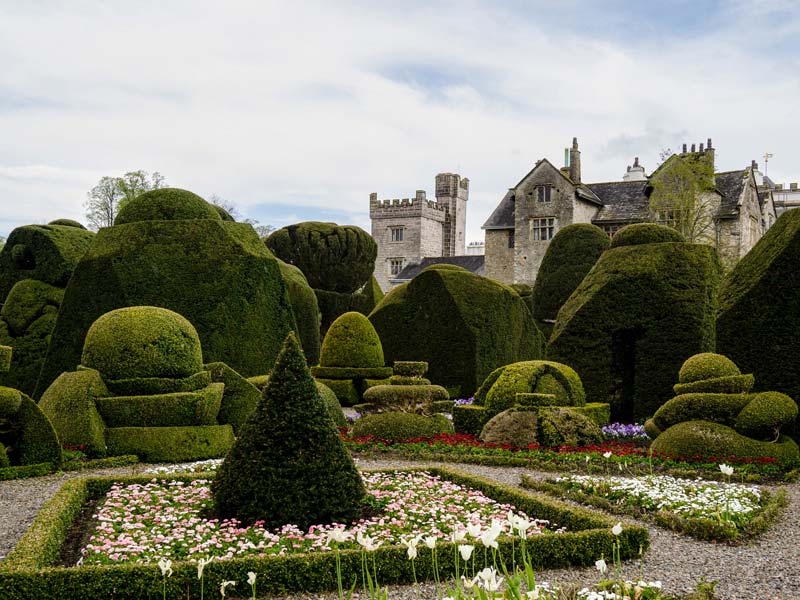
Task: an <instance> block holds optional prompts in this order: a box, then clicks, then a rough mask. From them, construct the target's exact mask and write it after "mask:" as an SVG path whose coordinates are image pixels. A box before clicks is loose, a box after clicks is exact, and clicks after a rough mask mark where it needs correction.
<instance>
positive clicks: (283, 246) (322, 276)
mask: <svg viewBox="0 0 800 600" xmlns="http://www.w3.org/2000/svg"><path fill="white" fill-rule="evenodd" d="M266 244H267V246H268V247H269V249H270V250H272V252H273V254H275V256H277V257H278V258H280V259H281V260H283V261H285V262H287V263H289V264H290V265H295V266H296V267H299V269H300V270H301V271H302V272H303V274H304V275H305V276H306V279H307V280H308V283H309V285H310V286H311V287H312V288H314V289H320V290H326V291H331V292H340V293H345V294H352V293H353V292H355V291H356V290H358V289H359V288H360V287H362V286H363V285H364V284H365V283H367V280H368V279H369V278H370V276H371V275H372V272H373V270H374V269H375V257H376V256H377V255H378V246H377V244H376V243H375V241H374V240H373V239H372V237H371V236H370V235H369V234H368V233H367V232H366V231H364V230H363V229H361V228H359V227H356V226H354V225H337V224H336V223H320V222H317V221H308V222H305V223H298V224H296V225H289V226H288V227H284V228H282V229H278V230H277V231H275V232H273V233H272V235H270V236H269V237H268V238H267V240H266ZM322 304H323V303H322V302H320V307H322ZM323 315H324V311H323Z"/></svg>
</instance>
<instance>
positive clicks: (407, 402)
mask: <svg viewBox="0 0 800 600" xmlns="http://www.w3.org/2000/svg"><path fill="white" fill-rule="evenodd" d="M449 398H450V396H449V395H448V394H447V390H446V389H444V388H443V387H442V386H440V385H430V384H428V385H424V384H420V385H394V384H392V385H376V386H373V387H370V388H368V389H366V390H365V391H364V394H363V399H364V402H369V403H371V404H373V405H375V407H380V408H392V407H394V409H395V410H404V411H414V410H415V409H416V408H417V405H423V407H424V409H425V408H427V407H428V406H430V404H431V403H433V402H436V401H439V400H447V399H449Z"/></svg>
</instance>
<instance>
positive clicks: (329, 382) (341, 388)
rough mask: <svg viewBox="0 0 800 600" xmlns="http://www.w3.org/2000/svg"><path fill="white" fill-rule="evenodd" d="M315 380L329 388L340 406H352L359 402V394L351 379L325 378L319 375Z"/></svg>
mask: <svg viewBox="0 0 800 600" xmlns="http://www.w3.org/2000/svg"><path fill="white" fill-rule="evenodd" d="M317 382H318V383H321V384H323V385H325V386H327V387H328V388H330V389H331V391H332V392H333V393H334V394H335V395H336V399H337V400H338V401H339V404H340V405H341V406H354V405H355V404H358V403H359V402H361V394H360V393H359V391H358V388H357V387H356V384H355V381H354V380H352V379H325V378H324V377H320V378H319V379H317Z"/></svg>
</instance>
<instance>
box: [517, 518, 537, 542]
mask: <svg viewBox="0 0 800 600" xmlns="http://www.w3.org/2000/svg"><path fill="white" fill-rule="evenodd" d="M532 525H533V521H531V520H529V519H528V518H527V517H517V518H516V519H515V522H514V525H513V526H512V527H513V528H514V529H516V530H517V533H519V537H521V538H522V539H526V538H527V532H528V529H530V528H531V526H532Z"/></svg>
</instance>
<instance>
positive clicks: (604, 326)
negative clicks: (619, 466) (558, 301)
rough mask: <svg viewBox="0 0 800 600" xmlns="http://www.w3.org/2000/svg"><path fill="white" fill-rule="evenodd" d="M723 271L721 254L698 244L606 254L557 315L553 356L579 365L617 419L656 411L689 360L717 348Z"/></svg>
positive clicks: (594, 394)
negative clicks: (716, 315)
mask: <svg viewBox="0 0 800 600" xmlns="http://www.w3.org/2000/svg"><path fill="white" fill-rule="evenodd" d="M719 270H720V267H719V260H718V258H717V255H716V251H715V250H714V249H713V248H711V247H710V246H703V245H699V244H688V243H682V242H672V243H656V244H640V245H634V246H621V247H618V248H612V249H610V250H608V251H606V252H605V253H604V254H603V255H602V256H601V257H600V260H598V262H597V264H596V265H595V266H594V268H593V269H592V271H591V272H590V273H589V274H588V275H587V276H586V278H585V279H584V280H583V281H582V282H581V284H580V285H579V286H578V288H577V289H576V290H575V292H574V293H573V294H572V296H570V298H569V300H568V301H567V303H566V304H565V305H564V306H563V307H562V309H561V311H560V312H559V314H558V319H557V321H556V324H555V328H554V330H553V335H552V337H551V338H550V344H549V346H548V350H547V357H548V359H549V360H553V361H558V362H563V363H565V364H567V365H569V366H571V367H572V368H573V369H575V371H577V372H578V374H579V375H580V378H581V380H582V381H583V386H584V389H585V390H586V396H587V400H588V401H589V402H608V403H610V404H611V410H612V419H632V418H643V417H648V416H650V415H652V414H653V413H654V412H655V411H656V409H657V408H658V407H659V406H661V405H662V404H663V403H664V402H666V401H667V400H668V399H670V398H671V397H672V396H673V393H672V384H673V382H674V381H675V378H676V376H677V374H678V371H679V370H680V368H681V365H682V364H683V362H684V360H685V359H686V358H687V357H689V356H692V355H693V354H697V353H698V352H706V351H710V350H713V347H714V310H715V306H716V291H717V285H718V281H719Z"/></svg>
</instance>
